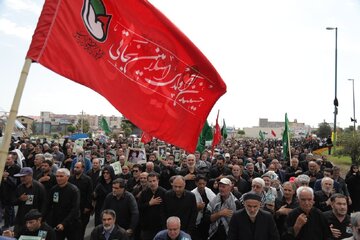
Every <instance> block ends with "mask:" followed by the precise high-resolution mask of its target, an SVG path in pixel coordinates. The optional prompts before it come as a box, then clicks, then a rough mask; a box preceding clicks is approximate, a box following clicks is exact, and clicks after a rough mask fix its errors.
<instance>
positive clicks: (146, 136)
mask: <svg viewBox="0 0 360 240" xmlns="http://www.w3.org/2000/svg"><path fill="white" fill-rule="evenodd" d="M152 139H153V137H152V136H151V135H150V134H148V133H146V132H142V134H141V140H140V141H141V142H142V143H148V142H151V140H152Z"/></svg>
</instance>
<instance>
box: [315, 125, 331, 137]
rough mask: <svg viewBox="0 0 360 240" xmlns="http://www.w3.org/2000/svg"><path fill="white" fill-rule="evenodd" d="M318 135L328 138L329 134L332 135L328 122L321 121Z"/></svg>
mask: <svg viewBox="0 0 360 240" xmlns="http://www.w3.org/2000/svg"><path fill="white" fill-rule="evenodd" d="M316 135H317V136H318V137H319V138H327V137H328V136H331V127H330V125H329V124H328V123H327V122H323V123H320V124H319V128H318V130H317V133H316Z"/></svg>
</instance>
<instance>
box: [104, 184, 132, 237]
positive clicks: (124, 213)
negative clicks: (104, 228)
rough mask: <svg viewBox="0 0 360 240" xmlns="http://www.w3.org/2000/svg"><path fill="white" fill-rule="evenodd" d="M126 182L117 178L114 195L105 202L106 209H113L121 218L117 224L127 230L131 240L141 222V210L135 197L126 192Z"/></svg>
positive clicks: (110, 195) (109, 196)
mask: <svg viewBox="0 0 360 240" xmlns="http://www.w3.org/2000/svg"><path fill="white" fill-rule="evenodd" d="M125 186H126V183H125V180H124V179H121V178H117V179H115V180H114V181H113V183H112V193H109V194H108V195H107V196H106V198H105V201H104V205H103V210H104V209H112V210H114V211H115V212H116V214H117V215H118V216H119V217H118V218H117V219H116V224H118V225H119V226H120V227H122V228H124V229H126V234H127V235H128V237H129V238H131V237H132V236H133V234H134V231H135V228H136V226H137V224H138V221H139V209H138V206H137V203H136V200H135V197H134V196H133V195H132V194H131V193H129V192H128V191H126V190H125Z"/></svg>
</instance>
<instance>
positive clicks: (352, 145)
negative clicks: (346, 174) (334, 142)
mask: <svg viewBox="0 0 360 240" xmlns="http://www.w3.org/2000/svg"><path fill="white" fill-rule="evenodd" d="M338 138H339V142H341V145H342V146H343V148H342V149H337V150H336V152H335V154H336V155H337V156H342V155H349V156H350V157H351V162H352V163H353V164H359V163H360V134H359V133H355V134H354V132H348V133H343V134H341V135H339V136H338Z"/></svg>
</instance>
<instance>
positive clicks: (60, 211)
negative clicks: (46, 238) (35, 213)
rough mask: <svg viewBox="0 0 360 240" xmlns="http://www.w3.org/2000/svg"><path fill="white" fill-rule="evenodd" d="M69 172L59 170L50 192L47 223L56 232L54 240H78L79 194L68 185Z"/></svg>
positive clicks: (79, 224)
mask: <svg viewBox="0 0 360 240" xmlns="http://www.w3.org/2000/svg"><path fill="white" fill-rule="evenodd" d="M69 177H70V171H69V170H68V169H67V168H59V169H58V170H57V171H56V182H57V185H56V186H54V187H53V188H52V189H51V191H50V196H49V211H48V217H47V220H48V221H47V222H48V223H49V224H50V226H52V227H54V228H55V230H56V239H57V240H64V239H65V238H67V239H68V240H79V239H80V227H81V222H80V192H79V189H78V188H77V187H76V186H74V185H73V184H71V183H69V182H68V180H69Z"/></svg>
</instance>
